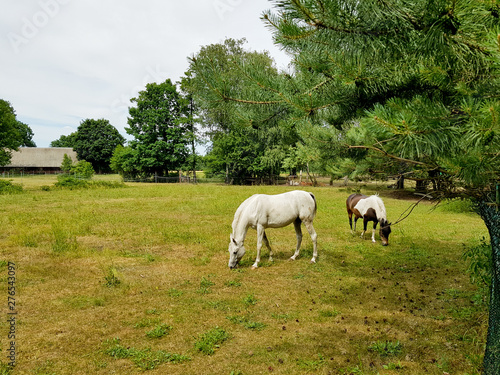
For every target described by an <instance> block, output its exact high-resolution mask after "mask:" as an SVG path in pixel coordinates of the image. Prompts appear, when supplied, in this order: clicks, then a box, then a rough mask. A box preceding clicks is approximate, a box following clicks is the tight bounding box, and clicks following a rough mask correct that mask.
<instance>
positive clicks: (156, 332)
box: [146, 324, 172, 339]
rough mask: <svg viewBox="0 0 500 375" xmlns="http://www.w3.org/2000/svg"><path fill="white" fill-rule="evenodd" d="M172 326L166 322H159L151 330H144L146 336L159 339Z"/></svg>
mask: <svg viewBox="0 0 500 375" xmlns="http://www.w3.org/2000/svg"><path fill="white" fill-rule="evenodd" d="M171 330H172V327H171V326H169V325H168V324H160V325H157V326H156V327H155V328H153V329H152V330H151V331H148V332H146V337H149V338H150V339H159V338H161V337H163V336H165V335H168V334H169V333H170V331H171Z"/></svg>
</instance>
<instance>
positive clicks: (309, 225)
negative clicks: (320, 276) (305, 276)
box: [304, 221, 318, 263]
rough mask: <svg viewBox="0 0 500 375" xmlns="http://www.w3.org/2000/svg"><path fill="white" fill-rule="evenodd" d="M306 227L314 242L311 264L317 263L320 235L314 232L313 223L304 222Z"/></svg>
mask: <svg viewBox="0 0 500 375" xmlns="http://www.w3.org/2000/svg"><path fill="white" fill-rule="evenodd" d="M304 225H305V226H306V228H307V231H308V232H309V235H310V236H311V240H312V242H313V257H312V259H311V263H316V257H317V256H318V246H317V239H318V235H317V234H316V231H315V230H314V227H313V223H312V221H307V222H304Z"/></svg>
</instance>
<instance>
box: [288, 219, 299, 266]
mask: <svg viewBox="0 0 500 375" xmlns="http://www.w3.org/2000/svg"><path fill="white" fill-rule="evenodd" d="M300 225H301V221H300V219H297V220H295V221H294V222H293V226H294V227H295V234H296V235H297V249H296V250H295V253H294V254H293V255H292V257H291V258H290V260H295V258H297V257H298V256H299V252H300V244H301V243H302V229H301V228H300Z"/></svg>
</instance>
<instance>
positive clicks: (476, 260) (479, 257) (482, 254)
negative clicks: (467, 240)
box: [462, 237, 493, 298]
mask: <svg viewBox="0 0 500 375" xmlns="http://www.w3.org/2000/svg"><path fill="white" fill-rule="evenodd" d="M462 257H463V259H464V260H466V261H468V262H469V266H468V267H467V273H468V274H469V275H470V278H471V281H472V283H473V284H476V285H477V286H478V287H480V288H482V289H483V293H484V294H485V298H487V296H488V290H489V289H490V286H491V278H492V267H493V264H492V257H491V244H490V243H488V242H487V241H486V238H484V237H483V238H482V239H481V241H480V243H479V244H478V245H475V246H471V247H469V248H466V249H465V250H464V253H463V255H462Z"/></svg>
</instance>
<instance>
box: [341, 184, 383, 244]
mask: <svg viewBox="0 0 500 375" xmlns="http://www.w3.org/2000/svg"><path fill="white" fill-rule="evenodd" d="M346 206H347V214H348V215H349V225H350V226H351V233H352V234H354V233H355V232H356V222H357V221H358V219H359V218H361V217H362V218H363V233H361V238H364V236H365V232H366V226H367V224H368V222H369V221H373V230H372V241H373V242H375V229H376V228H377V224H378V223H380V231H379V235H380V239H381V240H382V245H384V246H387V245H389V234H391V224H390V223H389V222H387V214H386V212H385V206H384V202H382V199H380V197H379V196H378V195H371V196H366V195H363V194H351V195H350V196H349V198H347V201H346ZM353 214H354V216H355V217H354V229H353V227H352V215H353Z"/></svg>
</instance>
